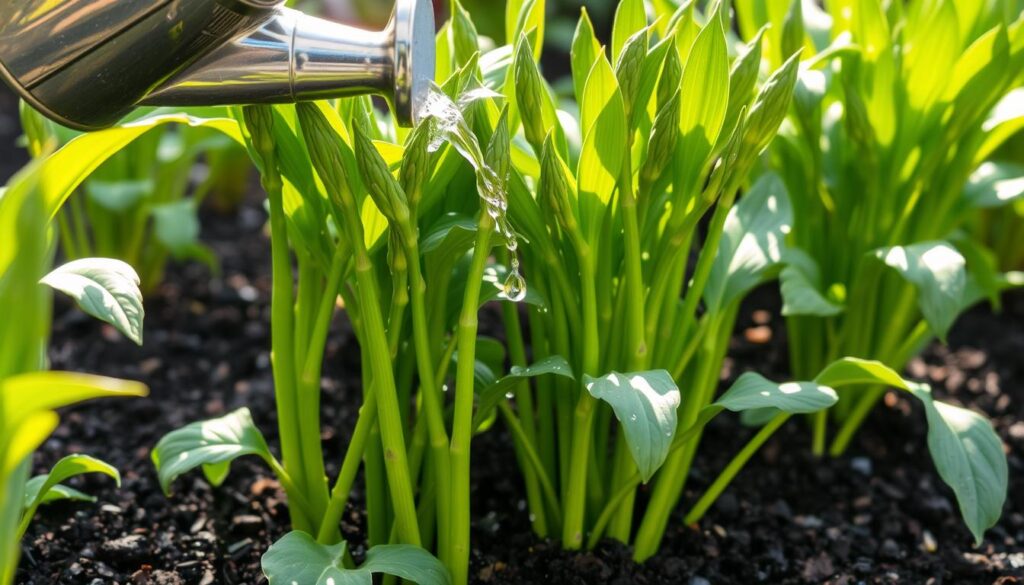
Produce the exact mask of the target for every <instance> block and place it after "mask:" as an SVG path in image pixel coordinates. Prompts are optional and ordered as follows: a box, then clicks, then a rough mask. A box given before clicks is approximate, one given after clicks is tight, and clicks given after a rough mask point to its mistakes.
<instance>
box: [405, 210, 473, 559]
mask: <svg viewBox="0 0 1024 585" xmlns="http://www.w3.org/2000/svg"><path fill="white" fill-rule="evenodd" d="M404 229H405V232H406V233H405V236H404V238H403V240H404V242H405V247H406V256H407V257H408V259H409V260H408V262H409V289H410V291H411V294H410V296H411V300H412V330H413V338H414V341H413V343H414V345H415V347H416V365H417V368H418V371H419V379H420V397H421V399H422V400H423V410H424V412H425V414H426V417H427V430H428V432H429V434H430V453H431V458H432V463H431V467H432V471H433V476H434V482H435V484H436V488H435V493H436V494H437V527H438V550H439V551H440V554H441V558H445V555H446V551H447V550H448V548H449V546H450V541H449V536H450V534H449V526H448V522H449V519H450V518H451V500H450V497H451V485H450V483H451V458H450V456H449V452H448V446H449V439H448V432H447V430H446V428H445V422H444V412H443V410H442V406H441V400H442V397H441V391H440V388H439V387H438V386H439V385H438V384H437V383H436V377H437V372H435V371H434V356H433V352H432V351H431V349H432V347H433V344H432V343H431V342H430V324H429V321H428V319H427V308H426V300H425V296H426V295H425V292H426V290H425V289H426V282H424V280H423V274H422V269H421V267H420V259H419V258H420V252H419V234H418V233H417V231H416V228H414V227H413V225H412V222H411V221H406V222H405V228H404ZM460 355H461V354H460Z"/></svg>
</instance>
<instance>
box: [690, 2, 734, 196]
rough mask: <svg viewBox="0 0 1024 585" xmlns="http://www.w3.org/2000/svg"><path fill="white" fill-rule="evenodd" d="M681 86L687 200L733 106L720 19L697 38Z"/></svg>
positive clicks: (726, 54)
mask: <svg viewBox="0 0 1024 585" xmlns="http://www.w3.org/2000/svg"><path fill="white" fill-rule="evenodd" d="M681 84H682V85H681V87H682V93H681V96H682V104H681V106H682V107H681V110H680V114H679V131H680V133H681V134H682V138H681V139H680V141H679V149H678V152H677V157H678V160H679V163H677V166H678V168H677V177H678V178H677V188H679V189H681V191H682V192H683V196H687V194H688V193H689V192H690V190H691V189H694V188H695V187H696V184H697V180H698V177H699V175H700V172H701V171H702V170H703V168H704V165H705V162H706V161H707V158H708V156H709V155H710V154H711V149H712V147H714V145H715V143H716V142H717V141H718V135H719V133H720V132H721V130H722V125H723V124H724V122H725V114H726V109H727V108H728V106H729V54H728V50H727V48H726V43H725V31H724V30H723V29H722V22H721V20H720V19H719V18H715V19H714V20H713V21H712V22H709V23H708V24H707V26H705V27H704V29H703V30H701V32H700V34H698V35H697V40H695V41H694V43H693V49H692V50H691V51H690V56H689V58H688V59H687V60H686V65H685V66H684V67H683V78H682V82H681Z"/></svg>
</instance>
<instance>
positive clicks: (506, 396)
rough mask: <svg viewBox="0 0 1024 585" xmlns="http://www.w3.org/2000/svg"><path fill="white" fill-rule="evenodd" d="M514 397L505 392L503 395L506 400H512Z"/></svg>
mask: <svg viewBox="0 0 1024 585" xmlns="http://www.w3.org/2000/svg"><path fill="white" fill-rule="evenodd" d="M515 397H516V395H515V394H513V393H511V392H506V393H505V398H506V399H508V400H512V399H513V398H515Z"/></svg>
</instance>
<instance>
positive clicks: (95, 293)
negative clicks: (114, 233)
mask: <svg viewBox="0 0 1024 585" xmlns="http://www.w3.org/2000/svg"><path fill="white" fill-rule="evenodd" d="M42 282H43V284H46V285H48V286H51V287H53V288H55V289H57V290H59V291H61V292H63V293H65V294H67V295H68V296H70V297H71V298H73V299H74V300H75V302H76V303H78V306H79V307H81V309H82V310H83V311H85V312H86V313H88V314H90V315H92V316H93V317H96V318H97V319H100V320H101V321H104V322H106V323H109V324H111V325H113V326H114V327H115V328H116V329H117V330H118V331H120V332H121V333H123V334H124V335H125V336H126V337H127V338H128V339H131V340H132V341H134V342H135V343H137V344H139V345H142V321H143V318H144V317H145V314H146V313H145V309H144V308H143V306H142V292H141V291H140V290H139V275H138V274H136V273H135V269H133V268H132V267H131V266H129V265H128V264H126V263H124V262H122V261H120V260H113V259H110V258H86V259H83V260H75V261H72V262H69V263H67V264H65V265H64V266H61V267H60V268H57V269H56V270H54V271H53V272H51V273H50V274H47V275H46V276H45V277H44V278H43V280H42Z"/></svg>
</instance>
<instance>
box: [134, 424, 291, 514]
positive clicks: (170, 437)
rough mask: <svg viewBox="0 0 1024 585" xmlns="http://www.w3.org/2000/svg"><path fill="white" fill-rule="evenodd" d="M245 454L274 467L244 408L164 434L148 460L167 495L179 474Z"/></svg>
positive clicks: (265, 446)
mask: <svg viewBox="0 0 1024 585" xmlns="http://www.w3.org/2000/svg"><path fill="white" fill-rule="evenodd" d="M245 455H256V456H258V457H260V458H261V459H263V460H264V461H266V462H267V463H268V464H270V465H271V466H272V467H275V460H274V457H273V455H271V453H270V448H269V447H268V446H267V441H266V439H264V438H263V434H262V433H260V430H259V429H258V428H256V425H255V423H253V420H252V415H251V414H250V413H249V409H248V408H242V409H239V410H236V411H234V412H232V413H230V414H228V415H226V416H223V417H221V418H216V419H212V420H207V421H201V422H196V423H192V424H190V425H187V426H185V427H182V428H180V429H178V430H176V431H172V432H170V433H168V434H167V435H165V436H164V438H162V439H160V442H159V443H157V445H156V447H154V448H153V453H152V459H153V463H154V464H155V465H156V469H157V474H158V476H159V479H160V487H162V488H163V490H164V492H165V493H167V494H169V493H170V489H171V484H172V483H173V482H174V480H175V479H177V478H178V477H179V476H180V475H182V474H184V473H187V472H189V471H191V470H193V469H195V468H197V467H199V466H201V465H215V464H222V463H225V462H231V461H234V460H235V459H238V458H239V457H243V456H245ZM217 471H218V473H217V474H216V475H217V476H220V477H222V478H223V476H222V473H220V471H221V470H220V469H217Z"/></svg>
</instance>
